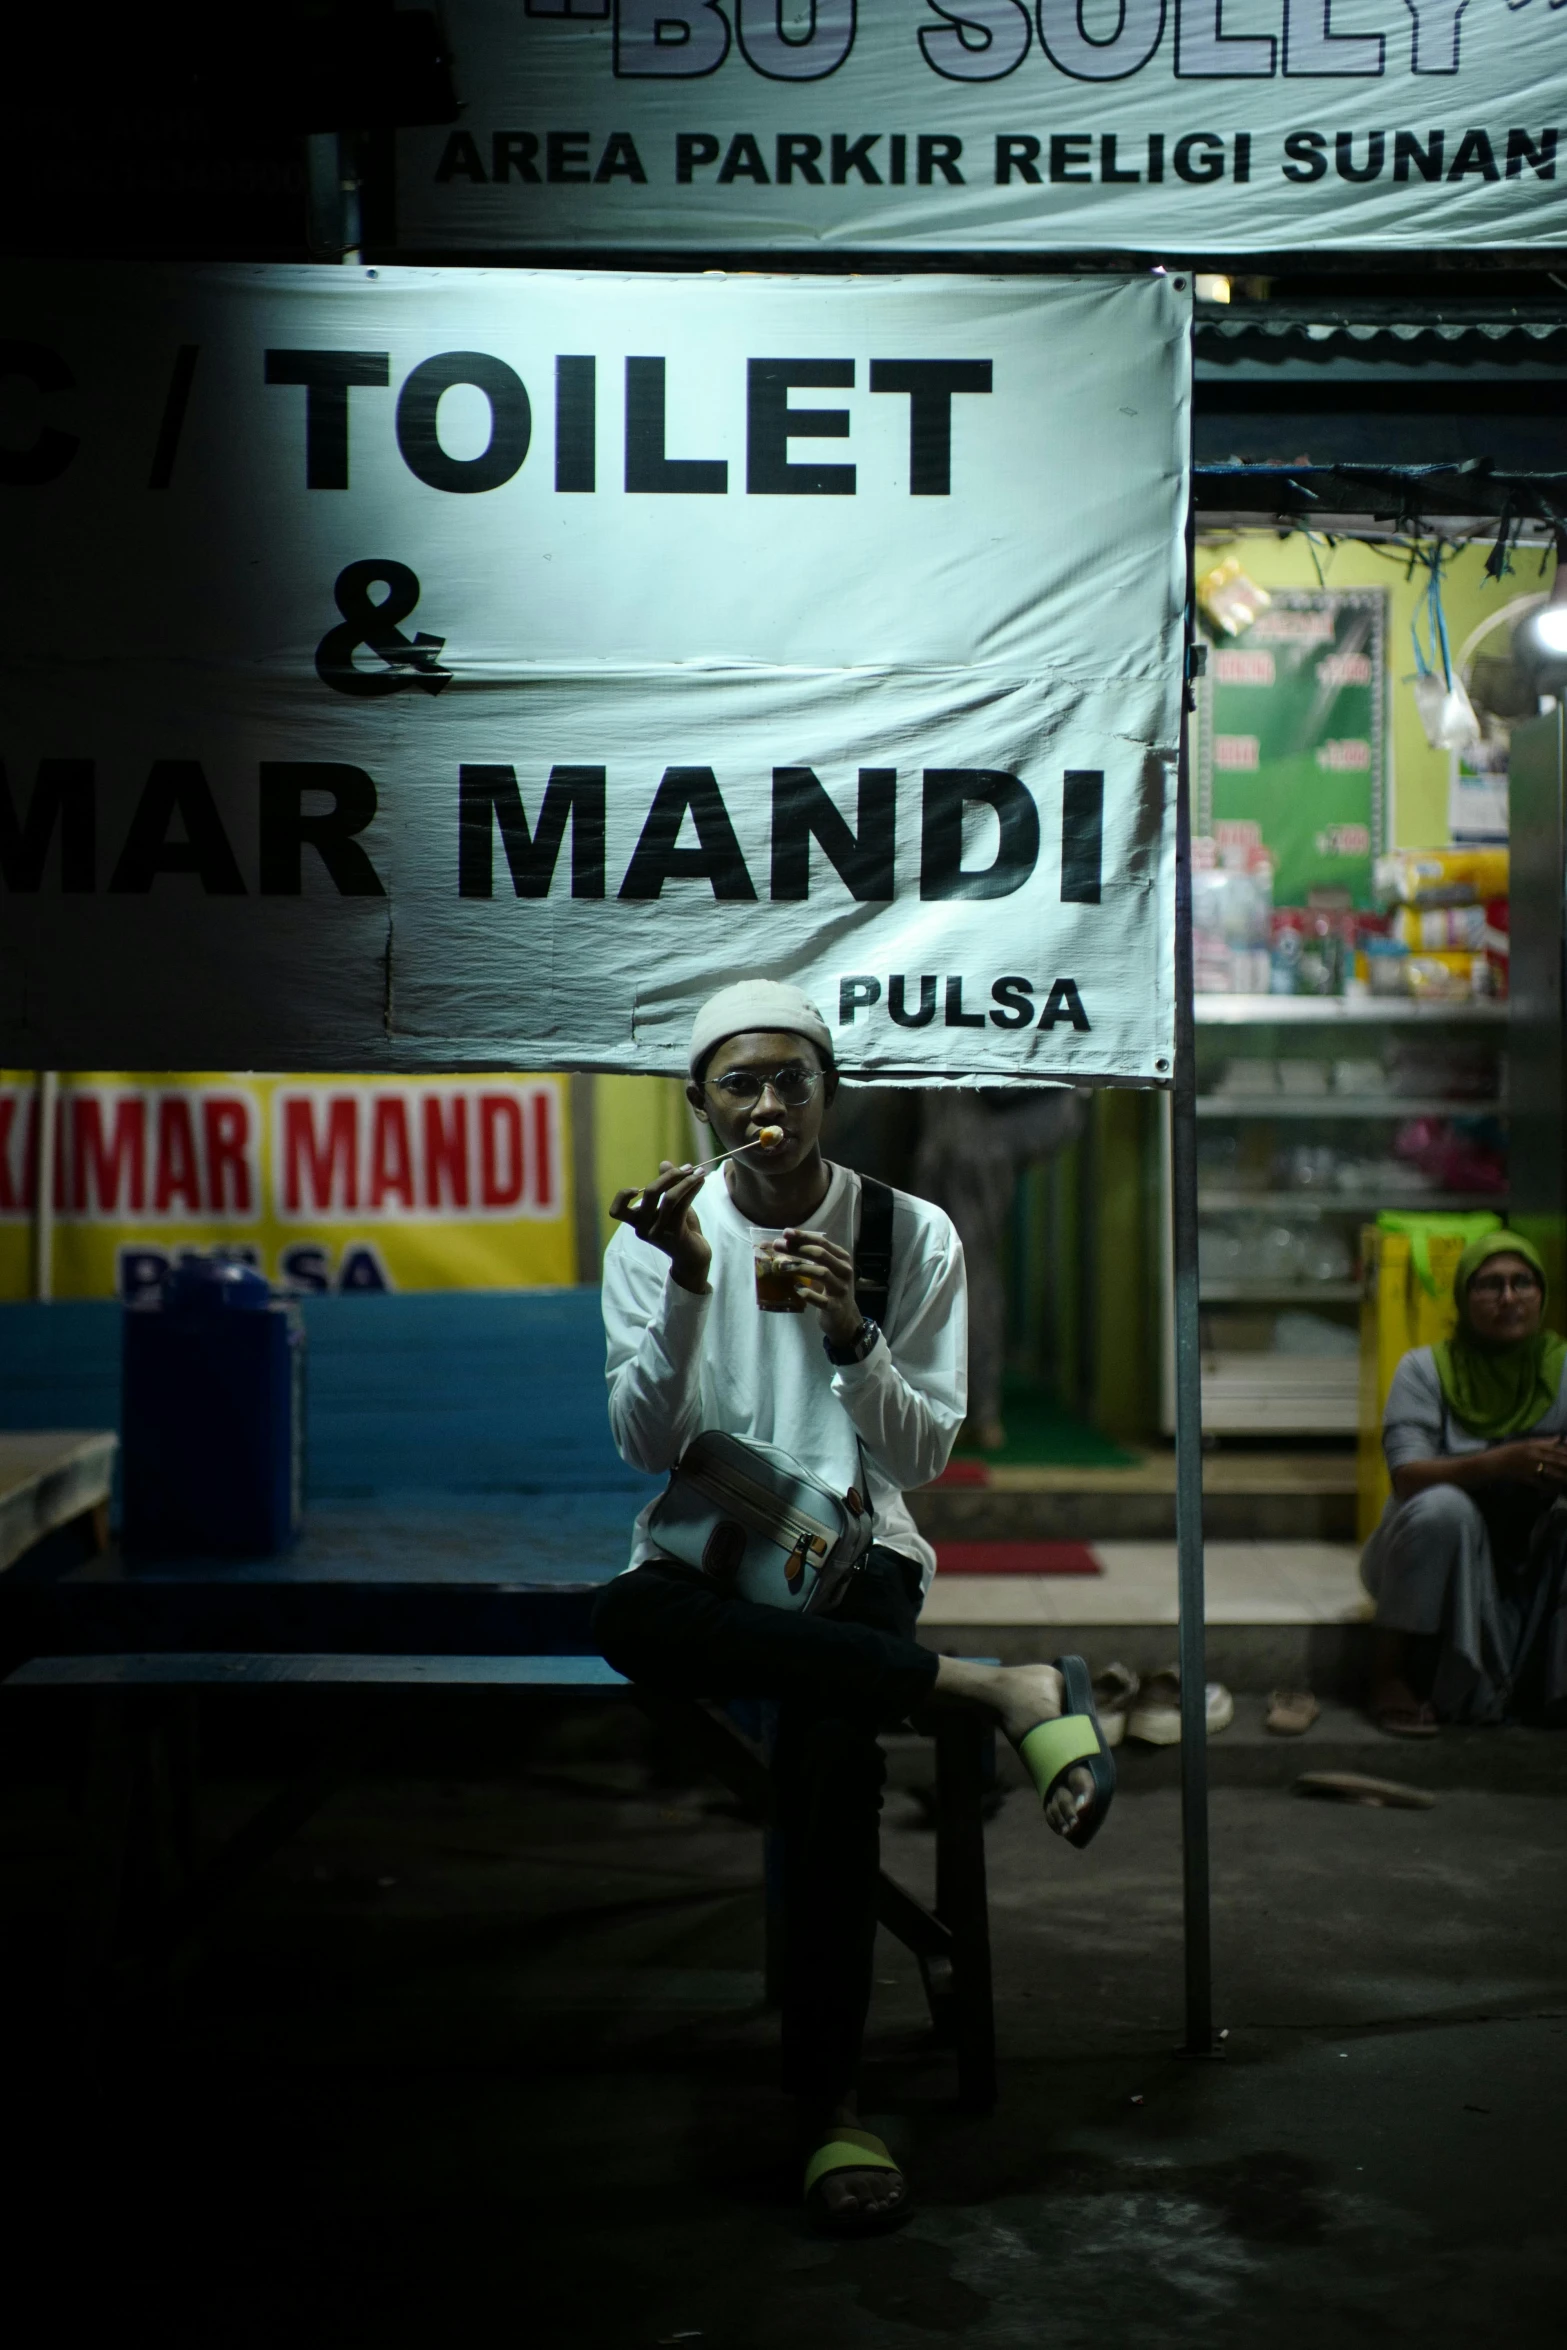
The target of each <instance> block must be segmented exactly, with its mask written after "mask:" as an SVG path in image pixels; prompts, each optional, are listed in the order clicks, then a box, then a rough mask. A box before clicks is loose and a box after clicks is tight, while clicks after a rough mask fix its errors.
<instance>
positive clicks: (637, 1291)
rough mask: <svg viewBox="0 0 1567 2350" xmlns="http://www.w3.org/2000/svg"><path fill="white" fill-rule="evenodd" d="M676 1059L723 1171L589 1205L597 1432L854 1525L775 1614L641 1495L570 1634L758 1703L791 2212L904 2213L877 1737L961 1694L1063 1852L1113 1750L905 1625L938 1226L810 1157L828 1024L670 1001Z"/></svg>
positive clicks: (918, 1539) (1084, 1696) (826, 1071)
mask: <svg viewBox="0 0 1567 2350" xmlns="http://www.w3.org/2000/svg"><path fill="white" fill-rule="evenodd" d="M690 1067H691V1083H690V1085H689V1087H688V1089H687V1090H688V1092H689V1096H690V1100H691V1103H692V1106H693V1108H694V1109H695V1111H696V1114H697V1116H698V1118H700V1119H701V1120H702V1121H703V1122H704V1124H706V1125H709V1126H711V1128H712V1129H713V1134H714V1138H715V1143H716V1146H717V1150H718V1153H719V1154H721V1155H723V1156H725V1158H726V1163H725V1164H724V1165H722V1166H721V1167H717V1168H716V1169H714V1170H713V1171H711V1172H704V1170H703V1168H702V1167H691V1166H684V1167H677V1166H673V1165H671V1164H670V1163H669V1162H668V1161H667V1160H666V1161H665V1162H664V1164H663V1166H662V1168H661V1170H660V1172H659V1175H658V1177H657V1180H656V1181H654V1182H651V1183H649V1184H647V1185H646V1186H645V1187H644V1188H643V1189H642V1190H641V1191H638V1192H631V1191H622V1192H620V1193H618V1194H617V1195H616V1198H615V1201H614V1204H613V1208H612V1213H613V1214H614V1215H615V1216H616V1217H618V1218H619V1219H620V1220H621V1229H620V1230H619V1231H617V1232H616V1234H615V1236H614V1238H613V1240H612V1241H611V1242H610V1246H609V1249H608V1252H607V1254H606V1257H605V1261H604V1291H603V1295H604V1323H605V1330H606V1333H607V1337H608V1378H609V1414H610V1425H611V1428H612V1430H613V1432H614V1437H615V1441H616V1443H617V1445H618V1446H619V1448H620V1451H621V1453H622V1454H623V1456H624V1457H625V1459H626V1460H628V1461H629V1462H631V1463H633V1464H634V1465H635V1466H636V1467H637V1468H639V1469H646V1470H655V1471H657V1470H672V1469H674V1468H675V1467H676V1465H677V1464H678V1463H679V1462H680V1461H681V1457H682V1455H683V1454H685V1453H686V1451H687V1448H688V1447H689V1446H690V1445H691V1444H692V1441H693V1439H694V1438H696V1437H697V1436H698V1435H699V1434H702V1433H703V1432H705V1431H715V1430H716V1431H720V1432H722V1434H723V1435H725V1436H728V1437H737V1438H740V1439H741V1440H743V1441H744V1442H745V1443H747V1444H750V1445H754V1446H757V1447H761V1448H768V1447H771V1448H774V1451H775V1454H776V1453H782V1454H784V1455H787V1456H792V1459H793V1461H794V1462H795V1463H798V1464H801V1465H803V1466H804V1467H806V1468H807V1469H808V1470H809V1471H810V1472H812V1473H813V1474H814V1476H815V1477H817V1478H819V1479H820V1480H821V1481H822V1483H823V1484H824V1485H825V1486H827V1487H830V1488H831V1490H832V1492H833V1493H834V1494H837V1495H842V1496H846V1497H848V1505H847V1506H848V1508H849V1510H850V1511H851V1512H852V1513H854V1516H855V1517H856V1518H858V1517H859V1516H860V1514H861V1511H862V1509H863V1505H864V1504H865V1503H866V1502H868V1504H869V1508H870V1511H871V1514H872V1517H871V1522H872V1524H873V1526H874V1537H875V1538H874V1541H873V1542H872V1543H871V1545H870V1547H869V1548H868V1549H866V1550H865V1551H864V1552H863V1555H862V1556H861V1557H860V1558H859V1559H858V1562H857V1564H856V1566H855V1569H854V1571H853V1572H852V1573H851V1574H849V1575H848V1576H847V1578H846V1579H845V1580H844V1581H843V1582H842V1583H841V1584H840V1585H839V1587H838V1595H837V1597H836V1598H835V1600H834V1601H833V1603H832V1604H831V1605H830V1606H828V1607H822V1608H820V1609H817V1608H810V1609H805V1610H801V1609H800V1608H798V1607H797V1606H794V1605H791V1604H790V1594H791V1593H792V1592H793V1591H794V1590H795V1588H796V1585H795V1583H793V1582H791V1583H790V1584H789V1586H788V1589H787V1591H786V1590H785V1587H784V1583H783V1580H782V1575H781V1573H780V1579H779V1584H778V1600H779V1604H762V1603H759V1602H758V1601H757V1600H756V1599H754V1598H748V1597H743V1596H741V1595H740V1594H739V1593H738V1592H737V1591H736V1590H735V1589H734V1587H733V1577H732V1576H726V1575H725V1574H724V1573H723V1572H721V1571H712V1570H713V1567H714V1564H715V1560H716V1554H715V1553H714V1551H713V1547H712V1545H709V1549H708V1552H707V1553H700V1552H699V1553H698V1556H699V1558H702V1559H704V1560H705V1562H706V1563H704V1564H691V1563H684V1562H682V1561H681V1560H679V1559H676V1558H673V1557H671V1556H670V1555H668V1553H667V1551H666V1550H665V1549H663V1548H661V1546H660V1540H659V1533H658V1529H657V1526H656V1525H650V1523H649V1521H650V1519H655V1518H656V1517H657V1514H658V1512H659V1510H660V1508H661V1506H662V1505H661V1504H660V1503H654V1504H652V1505H650V1507H649V1508H648V1509H646V1510H644V1511H643V1513H642V1515H641V1517H640V1518H639V1519H638V1521H637V1525H636V1530H635V1536H634V1540H633V1545H632V1557H631V1565H630V1567H629V1568H628V1570H627V1571H626V1572H625V1573H624V1574H622V1575H620V1576H619V1577H617V1578H616V1580H615V1581H614V1582H613V1583H611V1584H610V1585H609V1586H608V1588H607V1590H606V1591H605V1593H604V1596H603V1598H602V1599H601V1600H600V1602H599V1606H598V1610H597V1614H596V1617H595V1633H596V1637H597V1639H598V1641H599V1644H600V1646H601V1648H602V1650H603V1653H604V1655H605V1656H606V1657H607V1658H608V1660H609V1662H610V1663H611V1664H612V1665H614V1666H615V1667H616V1668H617V1669H618V1670H619V1671H621V1672H623V1673H625V1674H626V1675H627V1676H628V1677H629V1678H630V1679H632V1680H633V1681H637V1682H641V1683H644V1684H645V1685H647V1686H649V1687H651V1688H654V1689H657V1690H659V1691H661V1692H664V1693H667V1694H671V1695H679V1696H685V1697H709V1698H722V1697H730V1696H742V1695H743V1696H749V1697H764V1698H773V1699H776V1700H778V1701H779V1708H780V1710H779V1719H778V1733H777V1742H776V1749H775V1754H774V1760H773V1773H774V1784H775V1801H776V1812H777V1826H778V1831H779V1837H780V1844H781V1851H782V1865H783V1909H784V1919H785V1925H784V1937H785V1949H784V1965H783V1999H782V2007H783V2069H784V2086H785V2088H786V2090H787V2091H788V2092H789V2093H791V2094H792V2095H793V2096H794V2097H795V2099H796V2100H797V2101H798V2104H799V2109H800V2114H801V2119H802V2124H803V2128H804V2132H805V2139H806V2147H807V2164H806V2195H807V2200H808V2203H809V2204H810V2206H811V2209H812V2213H813V2216H814V2217H815V2218H816V2220H817V2221H818V2224H820V2225H823V2226H825V2227H827V2228H829V2229H831V2230H833V2231H834V2232H837V2233H844V2234H868V2233H871V2232H873V2231H875V2230H878V2229H881V2228H886V2227H889V2226H896V2225H897V2224H898V2223H899V2222H900V2221H901V2220H902V2219H903V2218H905V2217H906V2216H907V2214H908V2210H909V2194H908V2187H907V2183H906V2181H905V2180H904V2178H903V2175H902V2173H901V2172H900V2171H899V2170H898V2168H897V2166H896V2165H895V2164H894V2162H893V2161H892V2158H891V2157H890V2156H889V2154H888V2153H887V2150H886V2148H885V2146H883V2145H882V2143H881V2141H880V2140H879V2139H878V2138H875V2137H873V2136H872V2135H871V2133H870V2132H869V2131H865V2130H861V2129H860V2128H859V2127H858V2124H857V2120H856V2107H855V2081H856V2075H857V2072H858V2068H859V2059H860V2042H861V2038H862V2035H863V2032H864V2027H865V2018H866V2013H867V2010H868V2007H869V2003H870V1988H871V1964H872V1951H873V1945H874V1941H875V1933H876V1883H877V1871H878V1866H879V1854H878V1813H879V1811H880V1807H881V1790H882V1784H883V1780H884V1776H885V1768H884V1763H883V1758H882V1753H881V1749H880V1747H879V1745H878V1743H877V1732H878V1730H879V1729H885V1728H889V1727H891V1726H892V1725H894V1724H896V1723H898V1722H900V1721H902V1720H904V1719H905V1718H906V1717H907V1715H908V1714H909V1713H910V1712H911V1710H913V1709H914V1708H915V1707H917V1706H918V1705H919V1704H920V1703H921V1702H922V1701H923V1700H925V1699H927V1698H929V1697H930V1696H931V1695H932V1694H934V1693H936V1692H939V1693H941V1694H942V1695H950V1696H954V1697H962V1698H967V1699H970V1700H973V1701H976V1702H978V1703H979V1704H981V1705H983V1706H986V1707H988V1708H989V1709H990V1710H991V1711H992V1712H993V1713H994V1714H995V1715H996V1717H997V1719H998V1722H999V1725H1000V1727H1001V1729H1002V1730H1003V1731H1004V1732H1005V1733H1006V1735H1007V1737H1008V1738H1009V1739H1011V1741H1012V1743H1013V1744H1014V1746H1016V1747H1017V1748H1018V1750H1019V1751H1020V1753H1022V1755H1023V1758H1024V1761H1025V1763H1026V1764H1027V1766H1028V1768H1029V1770H1030V1774H1031V1776H1032V1777H1033V1778H1034V1779H1035V1782H1036V1784H1037V1785H1038V1787H1039V1789H1040V1793H1041V1795H1042V1796H1043V1798H1044V1803H1045V1815H1046V1818H1047V1819H1048V1821H1049V1823H1050V1825H1051V1827H1052V1828H1053V1829H1055V1831H1056V1832H1057V1834H1059V1835H1061V1836H1064V1837H1066V1838H1068V1839H1069V1840H1070V1841H1072V1842H1074V1843H1076V1844H1085V1843H1086V1842H1087V1841H1088V1840H1089V1838H1090V1837H1091V1836H1092V1835H1093V1833H1094V1831H1095V1830H1096V1829H1097V1827H1098V1825H1099V1823H1100V1820H1101V1819H1102V1818H1103V1816H1104V1813H1105V1811H1106V1809H1107V1808H1108V1805H1109V1801H1110V1796H1111V1793H1112V1791H1113V1788H1114V1776H1113V1766H1112V1764H1111V1762H1110V1758H1109V1756H1108V1754H1107V1753H1106V1752H1105V1750H1104V1747H1103V1743H1102V1740H1101V1739H1100V1737H1099V1733H1098V1725H1097V1723H1096V1722H1095V1720H1094V1718H1093V1712H1092V1700H1091V1697H1090V1695H1089V1681H1088V1675H1087V1672H1086V1669H1084V1668H1083V1666H1082V1663H1081V1660H1080V1659H1076V1658H1062V1659H1060V1660H1059V1668H1058V1667H1057V1666H1052V1665H1048V1664H1034V1665H1017V1666H1000V1665H985V1664H976V1663H973V1662H971V1661H969V1660H967V1659H964V1658H958V1657H938V1656H936V1655H934V1654H933V1653H932V1652H931V1651H930V1650H929V1649H925V1648H921V1647H919V1646H918V1645H917V1643H916V1641H915V1638H914V1629H915V1624H916V1621H917V1619H918V1616H919V1611H920V1607H921V1604H922V1601H923V1599H924V1595H925V1591H926V1590H927V1588H928V1587H929V1583H930V1579H931V1576H932V1575H933V1573H934V1571H935V1564H936V1562H935V1554H934V1553H933V1551H932V1550H931V1547H930V1545H929V1543H928V1542H926V1541H925V1540H924V1539H923V1537H922V1536H921V1535H920V1533H919V1531H918V1529H917V1528H916V1526H915V1524H914V1520H913V1517H912V1516H911V1514H910V1511H909V1507H908V1503H907V1501H906V1500H905V1498H904V1496H905V1493H906V1492H907V1491H908V1490H909V1489H910V1488H912V1487H914V1486H919V1485H924V1484H927V1483H928V1482H929V1480H930V1479H931V1478H932V1477H935V1476H937V1475H939V1474H940V1472H941V1470H942V1469H943V1468H944V1467H945V1466H946V1462H947V1456H948V1454H949V1453H950V1451H951V1449H952V1444H953V1440H954V1438H955V1436H956V1434H957V1430H958V1427H959V1425H960V1423H961V1421H962V1419H963V1414H964V1402H965V1370H964V1366H965V1361H966V1341H967V1327H966V1324H967V1314H966V1302H965V1292H964V1277H963V1252H962V1249H961V1247H960V1245H959V1243H958V1241H957V1238H956V1236H955V1234H954V1233H953V1229H952V1226H951V1224H950V1223H949V1222H948V1220H947V1218H946V1216H945V1215H943V1214H942V1212H941V1210H940V1209H939V1208H935V1207H932V1206H930V1205H929V1204H928V1203H927V1202H925V1201H923V1200H918V1199H913V1198H910V1197H908V1196H906V1195H905V1194H904V1193H902V1192H889V1191H888V1190H887V1189H886V1187H885V1186H882V1185H875V1184H872V1183H870V1182H869V1181H868V1180H866V1179H862V1178H861V1177H860V1176H858V1175H856V1174H854V1173H853V1172H852V1171H851V1170H850V1169H848V1168H846V1167H833V1166H829V1165H828V1163H827V1162H826V1160H825V1159H824V1158H823V1156H822V1151H821V1141H820V1137H821V1129H822V1119H823V1115H824V1113H825V1111H826V1109H827V1105H828V1104H829V1102H830V1101H831V1100H832V1098H833V1094H834V1092H835V1091H836V1089H837V1082H838V1080H837V1072H836V1070H835V1068H834V1066H833V1055H832V1038H831V1035H830V1033H829V1031H828V1028H827V1025H826V1022H825V1021H824V1020H823V1019H822V1016H821V1014H820V1013H819V1012H818V1011H817V1009H816V1007H815V1006H814V1005H813V1004H811V1003H810V1002H809V1001H808V1000H807V999H806V997H805V996H804V995H802V994H801V993H800V991H799V990H798V989H797V988H794V987H789V986H784V985H782V984H780V983H778V982H775V981H771V980H751V981H741V982H740V983H738V984H737V985H735V986H733V987H727V988H724V989H723V990H721V991H720V993H719V994H717V995H715V996H713V997H712V998H711V999H710V1000H709V1001H708V1002H707V1003H706V1004H704V1005H703V1007H702V1009H701V1010H700V1011H699V1012H698V1014H697V1017H696V1023H695V1027H694V1030H693V1033H692V1038H691V1061H690ZM857 1250H858V1252H859V1256H860V1260H861V1262H860V1274H861V1279H860V1289H859V1296H858V1298H857V1296H856V1251H857ZM889 1257H890V1262H889ZM868 1301H869V1302H872V1303H874V1304H875V1305H876V1306H877V1307H878V1308H879V1311H878V1312H877V1313H876V1314H875V1315H874V1317H873V1316H871V1315H870V1314H868V1313H867V1311H866V1310H865V1309H866V1304H867V1302H868ZM757 1457H758V1458H759V1459H765V1454H763V1455H758V1456H757ZM802 1574H803V1568H802Z"/></svg>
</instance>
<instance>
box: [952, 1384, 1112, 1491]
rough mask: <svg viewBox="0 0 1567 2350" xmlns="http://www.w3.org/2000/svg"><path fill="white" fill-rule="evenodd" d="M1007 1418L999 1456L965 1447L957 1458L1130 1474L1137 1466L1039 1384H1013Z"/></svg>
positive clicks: (1004, 1405) (1006, 1392)
mask: <svg viewBox="0 0 1567 2350" xmlns="http://www.w3.org/2000/svg"><path fill="white" fill-rule="evenodd" d="M1001 1417H1002V1421H1003V1424H1004V1425H1005V1428H1006V1432H1007V1440H1006V1443H1005V1444H1004V1445H1003V1446H1002V1448H1001V1450H1000V1451H999V1452H985V1453H982V1452H977V1451H975V1449H974V1448H973V1447H972V1446H970V1445H967V1444H963V1443H960V1444H959V1445H958V1448H957V1451H956V1453H955V1454H954V1456H953V1457H954V1459H957V1460H983V1461H990V1462H992V1463H994V1464H996V1465H997V1466H1000V1467H1007V1468H1030V1469H1130V1468H1132V1467H1134V1466H1135V1464H1136V1461H1137V1455H1136V1453H1132V1452H1128V1451H1127V1450H1126V1448H1125V1446H1124V1445H1120V1444H1117V1443H1115V1442H1114V1440H1113V1439H1112V1438H1110V1437H1108V1436H1101V1435H1100V1433H1099V1431H1098V1429H1097V1428H1091V1427H1090V1426H1089V1424H1088V1422H1087V1421H1086V1420H1080V1419H1079V1418H1078V1416H1077V1414H1076V1413H1075V1412H1070V1411H1068V1410H1067V1408H1066V1406H1065V1404H1063V1403H1061V1402H1060V1401H1058V1399H1057V1398H1056V1397H1055V1396H1054V1395H1052V1394H1051V1392H1050V1391H1049V1389H1048V1388H1046V1387H1042V1386H1040V1384H1039V1383H1038V1381H1037V1380H1033V1379H1009V1380H1008V1381H1007V1383H1006V1386H1005V1388H1004V1389H1003V1391H1002V1399H1001Z"/></svg>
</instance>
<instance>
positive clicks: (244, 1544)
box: [121, 1257, 305, 1558]
mask: <svg viewBox="0 0 1567 2350" xmlns="http://www.w3.org/2000/svg"><path fill="white" fill-rule="evenodd" d="M304 1437H305V1331H304V1324H303V1322H302V1320H301V1318H300V1314H299V1309H298V1307H297V1306H294V1305H290V1304H287V1303H285V1302H284V1301H282V1300H281V1299H275V1298H274V1297H273V1295H272V1292H271V1290H270V1288H269V1287H268V1285H267V1282H266V1280H265V1279H264V1277H263V1276H262V1275H261V1274H260V1273H258V1272H256V1271H254V1269H253V1268H252V1267H251V1266H249V1265H241V1264H232V1263H228V1262H225V1261H224V1260H223V1259H221V1258H213V1257H199V1258H193V1259H190V1260H188V1261H187V1262H186V1263H184V1264H181V1265H177V1266H176V1267H175V1268H174V1270H173V1271H172V1272H171V1273H170V1274H169V1275H168V1277H167V1278H166V1280H165V1281H164V1283H163V1286H162V1289H161V1291H160V1292H157V1293H155V1294H154V1295H153V1296H152V1297H151V1298H146V1299H142V1300H139V1301H138V1302H137V1303H136V1304H135V1305H131V1306H127V1307H126V1309H125V1318H124V1386H123V1393H122V1401H121V1446H122V1477H123V1486H122V1491H123V1497H124V1499H123V1517H122V1541H123V1543H124V1547H125V1550H126V1553H127V1555H129V1556H132V1557H138V1558H168V1557H181V1556H183V1557H190V1556H192V1555H193V1554H196V1553H201V1554H206V1555H211V1556H215V1557H223V1558H266V1557H269V1556H270V1555H271V1554H272V1553H273V1552H275V1551H279V1550H283V1549H286V1548H287V1546H288V1545H289V1543H291V1542H293V1541H294V1540H295V1539H296V1538H297V1536H298V1534H299V1529H300V1522H301V1516H302V1509H303V1500H304Z"/></svg>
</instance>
